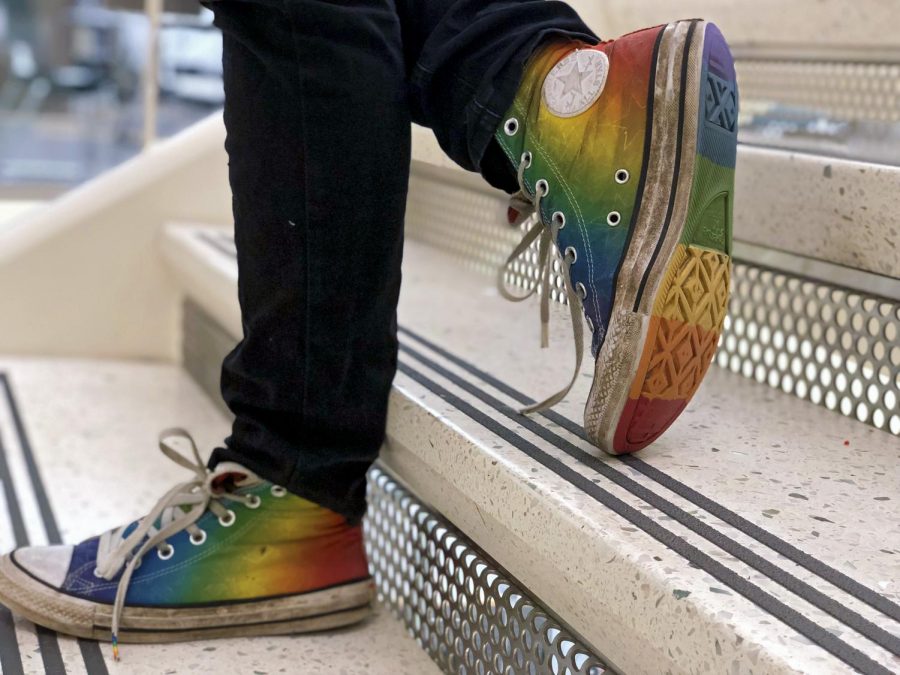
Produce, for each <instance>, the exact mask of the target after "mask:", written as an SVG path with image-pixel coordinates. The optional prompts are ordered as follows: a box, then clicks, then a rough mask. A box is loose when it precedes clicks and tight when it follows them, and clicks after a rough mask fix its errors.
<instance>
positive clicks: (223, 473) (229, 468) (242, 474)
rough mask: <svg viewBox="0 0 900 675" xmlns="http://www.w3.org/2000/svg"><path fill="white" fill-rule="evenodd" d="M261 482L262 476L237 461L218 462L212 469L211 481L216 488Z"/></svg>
mask: <svg viewBox="0 0 900 675" xmlns="http://www.w3.org/2000/svg"><path fill="white" fill-rule="evenodd" d="M262 482H263V481H262V478H260V477H259V476H257V475H256V474H255V473H253V472H252V471H251V470H250V469H248V468H246V467H245V466H242V465H241V464H238V463H237V462H219V463H218V464H216V468H215V469H213V471H212V480H211V483H212V486H213V487H214V488H215V489H217V490H226V489H228V490H230V489H236V488H247V487H253V486H254V485H259V484H260V483H262Z"/></svg>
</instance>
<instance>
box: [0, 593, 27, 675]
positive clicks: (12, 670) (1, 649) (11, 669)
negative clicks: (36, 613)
mask: <svg viewBox="0 0 900 675" xmlns="http://www.w3.org/2000/svg"><path fill="white" fill-rule="evenodd" d="M0 673H3V675H24V673H25V669H24V668H23V667H22V654H21V653H20V652H19V640H18V638H16V624H15V622H14V621H13V615H12V612H10V611H9V610H8V609H6V607H4V606H3V605H0Z"/></svg>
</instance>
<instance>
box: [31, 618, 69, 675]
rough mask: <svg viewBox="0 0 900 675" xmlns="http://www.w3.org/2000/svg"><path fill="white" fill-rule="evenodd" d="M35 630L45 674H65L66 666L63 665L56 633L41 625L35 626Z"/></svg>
mask: <svg viewBox="0 0 900 675" xmlns="http://www.w3.org/2000/svg"><path fill="white" fill-rule="evenodd" d="M35 630H36V631H37V639H38V647H39V648H40V650H41V659H43V661H44V673H45V674H46V675H66V667H65V665H63V658H62V652H60V651H59V640H58V639H57V637H56V633H55V632H53V631H52V630H50V629H49V628H44V627H43V626H35Z"/></svg>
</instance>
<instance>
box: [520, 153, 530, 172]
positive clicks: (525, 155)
mask: <svg viewBox="0 0 900 675" xmlns="http://www.w3.org/2000/svg"><path fill="white" fill-rule="evenodd" d="M531 159H532V157H531V153H530V152H528V150H526V151H525V152H523V153H522V157H521V158H520V160H519V161H521V162H525V168H526V169H527V168H528V167H530V166H531Z"/></svg>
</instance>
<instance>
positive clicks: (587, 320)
mask: <svg viewBox="0 0 900 675" xmlns="http://www.w3.org/2000/svg"><path fill="white" fill-rule="evenodd" d="M584 320H585V323H587V327H588V330H589V331H591V332H592V333H593V332H594V322H593V321H591V317H589V316H586V317H584Z"/></svg>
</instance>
